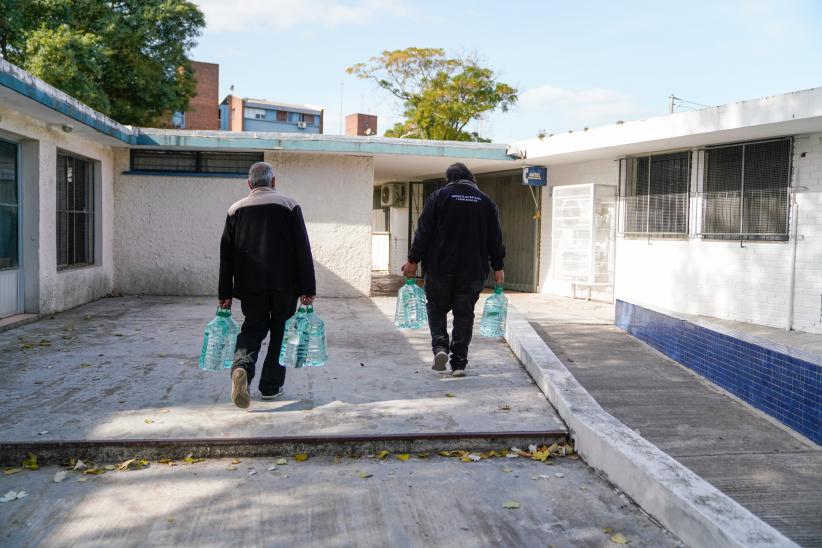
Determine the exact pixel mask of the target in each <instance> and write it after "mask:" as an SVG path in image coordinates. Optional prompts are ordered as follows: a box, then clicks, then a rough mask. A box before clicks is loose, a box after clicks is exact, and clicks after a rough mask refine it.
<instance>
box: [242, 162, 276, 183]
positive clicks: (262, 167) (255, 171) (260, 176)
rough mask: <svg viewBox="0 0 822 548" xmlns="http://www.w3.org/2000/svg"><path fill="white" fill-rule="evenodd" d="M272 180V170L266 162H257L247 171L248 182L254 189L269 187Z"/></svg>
mask: <svg viewBox="0 0 822 548" xmlns="http://www.w3.org/2000/svg"><path fill="white" fill-rule="evenodd" d="M272 180H274V168H273V167H271V164H269V163H268V162H257V163H256V164H254V165H252V166H251V169H249V170H248V182H249V183H251V186H252V187H254V188H258V187H261V186H271V181H272Z"/></svg>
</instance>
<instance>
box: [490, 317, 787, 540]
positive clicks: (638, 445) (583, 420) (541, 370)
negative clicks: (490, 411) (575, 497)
mask: <svg viewBox="0 0 822 548" xmlns="http://www.w3.org/2000/svg"><path fill="white" fill-rule="evenodd" d="M505 340H506V341H507V342H508V345H509V346H510V347H511V350H512V351H513V352H514V354H515V355H516V357H517V358H518V359H519V361H520V362H522V364H523V365H524V366H525V369H526V370H527V371H528V373H529V374H530V375H531V377H532V378H533V379H534V381H535V382H536V383H537V386H539V388H540V390H542V392H543V393H544V394H545V396H546V397H547V398H548V401H550V402H551V404H552V405H553V406H554V407H555V408H556V410H557V412H558V413H559V415H560V417H561V418H562V419H563V420H564V421H565V423H566V424H567V425H568V428H569V430H570V432H571V437H572V438H573V439H574V441H575V443H576V450H577V452H578V453H579V454H580V456H582V458H583V459H585V462H587V463H588V465H590V466H591V467H593V468H595V469H596V470H598V471H600V472H602V473H603V474H605V476H606V477H607V478H608V480H609V481H610V482H611V483H613V484H614V485H615V486H617V487H618V488H619V489H621V490H622V491H623V492H625V494H627V495H628V496H629V497H631V498H632V499H634V501H636V503H637V504H639V506H640V507H641V508H642V509H643V510H645V511H646V512H647V513H648V514H650V515H651V516H653V518H654V519H656V520H657V521H659V522H660V523H661V524H662V525H663V526H665V527H666V528H667V529H668V530H669V531H671V532H672V533H673V534H675V535H676V536H678V537H679V538H680V540H682V541H683V542H685V543H686V544H687V545H689V546H695V547H702V546H705V547H711V548H714V547H717V548H718V547H736V548H741V547H750V548H756V547H766V546H767V547H774V546H791V547H796V546H798V545H797V544H795V543H794V542H793V541H791V540H790V539H788V538H787V537H785V536H784V535H783V534H782V533H780V532H779V531H777V530H776V529H774V528H773V527H771V526H770V525H768V524H767V523H765V522H764V521H762V520H761V519H759V518H758V517H756V516H755V515H754V514H752V513H751V512H750V511H748V510H747V509H745V508H744V507H743V506H741V505H740V504H739V503H737V502H736V501H734V500H733V499H731V498H730V497H728V496H727V495H725V494H723V493H722V492H721V491H719V490H718V489H717V488H716V487H714V486H713V485H711V484H710V483H708V482H707V481H705V480H703V479H702V478H700V477H699V476H697V475H696V474H694V473H693V472H692V471H691V470H689V469H688V468H686V467H685V466H683V465H682V464H680V463H679V462H677V461H676V460H674V459H673V458H672V457H671V456H669V455H668V454H666V453H664V452H662V451H661V450H659V449H658V448H657V447H656V446H655V445H653V444H652V443H650V442H649V441H647V440H646V439H645V438H643V437H642V436H640V435H639V434H637V433H636V432H635V431H634V430H631V429H630V428H628V427H627V426H625V425H624V424H622V423H621V422H619V421H618V420H617V419H616V418H614V417H613V416H611V415H610V414H608V413H607V412H606V411H605V410H604V409H602V407H600V405H599V404H598V403H597V402H596V400H595V399H594V398H593V397H592V396H591V395H590V394H589V393H588V391H587V390H585V388H583V387H582V385H581V384H579V382H577V380H576V379H575V378H574V376H573V375H571V373H570V372H569V371H568V369H567V368H566V367H565V365H564V364H563V363H562V362H561V361H560V360H559V358H557V357H556V355H554V353H553V352H552V351H551V349H550V348H549V347H548V345H547V344H545V342H544V341H543V340H542V338H541V337H540V336H539V335H537V333H536V331H534V329H533V327H531V325H530V324H529V323H528V320H527V319H526V318H525V317H524V316H523V315H522V314H520V312H519V311H518V310H517V309H516V308H515V307H514V306H513V305H511V304H510V303H509V305H508V330H507V332H506V334H505Z"/></svg>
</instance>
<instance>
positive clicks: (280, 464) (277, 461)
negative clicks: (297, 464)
mask: <svg viewBox="0 0 822 548" xmlns="http://www.w3.org/2000/svg"><path fill="white" fill-rule="evenodd" d="M274 464H276V465H277V466H285V465H286V464H288V461H287V460H285V459H277V460H276V461H275V462H274Z"/></svg>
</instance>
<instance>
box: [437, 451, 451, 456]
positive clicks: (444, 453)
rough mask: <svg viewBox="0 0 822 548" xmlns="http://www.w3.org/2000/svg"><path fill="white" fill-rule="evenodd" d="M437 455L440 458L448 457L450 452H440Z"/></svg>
mask: <svg viewBox="0 0 822 548" xmlns="http://www.w3.org/2000/svg"><path fill="white" fill-rule="evenodd" d="M437 454H438V455H439V456H441V457H450V456H451V451H440V452H439V453H437Z"/></svg>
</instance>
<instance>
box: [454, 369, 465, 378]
mask: <svg viewBox="0 0 822 548" xmlns="http://www.w3.org/2000/svg"><path fill="white" fill-rule="evenodd" d="M451 376H452V377H464V376H465V369H453V370H452V371H451Z"/></svg>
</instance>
